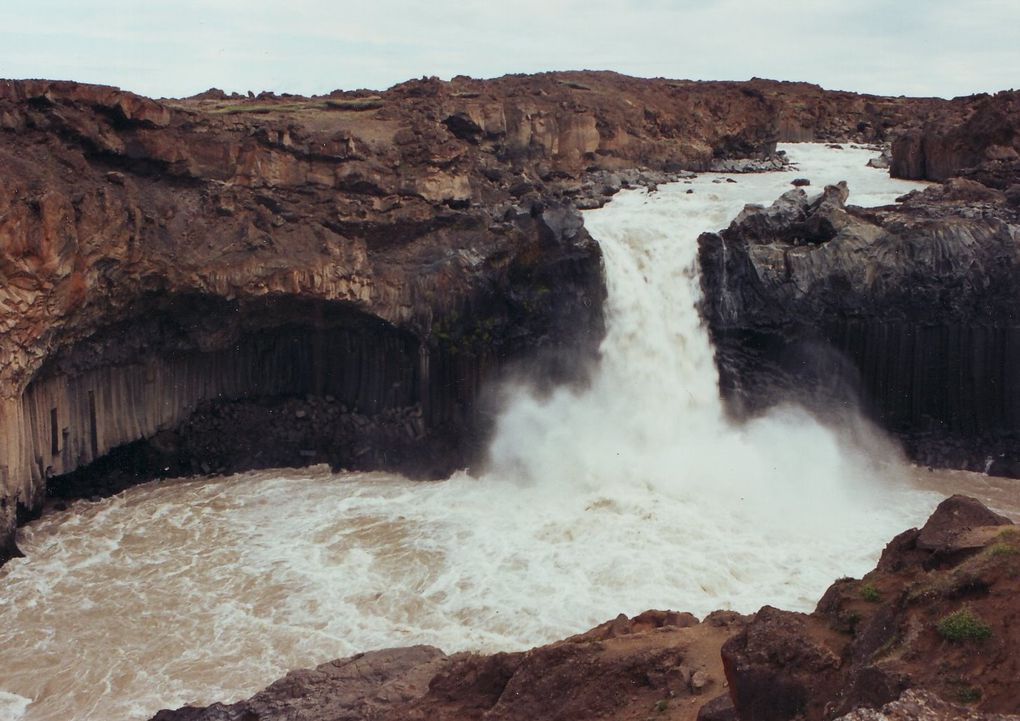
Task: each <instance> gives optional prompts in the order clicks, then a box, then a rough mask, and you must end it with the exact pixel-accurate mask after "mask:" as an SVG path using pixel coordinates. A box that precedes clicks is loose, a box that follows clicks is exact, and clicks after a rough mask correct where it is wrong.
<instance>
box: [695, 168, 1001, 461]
mask: <svg viewBox="0 0 1020 721" xmlns="http://www.w3.org/2000/svg"><path fill="white" fill-rule="evenodd" d="M845 199H846V194H845V188H840V187H834V186H830V187H829V188H827V189H826V190H825V193H824V194H823V195H821V196H820V197H819V198H817V199H815V200H813V201H810V200H809V199H808V197H807V195H806V194H805V193H804V192H803V191H800V190H794V191H790V192H788V193H786V194H785V195H783V196H782V197H781V198H780V199H779V200H778V201H776V203H774V204H773V205H772V206H771V207H770V208H767V209H764V208H750V207H749V208H748V209H747V210H745V212H744V213H743V214H741V216H740V217H738V218H737V220H735V221H734V223H733V224H732V225H731V226H730V227H729V228H728V229H727V230H725V231H723V232H722V233H721V234H718V235H717V234H705V235H703V236H702V238H701V240H700V261H701V266H702V270H703V275H702V283H703V285H704V290H705V301H704V308H703V311H704V313H705V315H706V318H707V319H708V321H709V327H710V329H711V332H712V335H713V339H714V341H715V343H716V347H717V360H718V363H719V366H720V377H721V384H722V388H723V393H724V395H726V396H727V397H728V398H729V400H730V401H731V405H732V406H733V407H734V409H735V410H736V412H738V413H755V412H757V411H758V410H760V409H762V408H764V407H767V406H768V405H771V404H773V403H776V402H778V401H781V400H789V399H792V400H798V401H801V402H804V403H807V404H808V405H809V406H812V407H814V408H815V409H816V410H819V411H824V412H832V411H833V410H834V409H835V410H836V411H837V412H839V409H841V408H844V407H845V406H846V404H847V403H851V404H856V403H858V402H861V403H863V408H864V410H865V412H866V413H868V414H870V415H871V416H872V417H874V418H875V419H876V420H878V421H879V422H880V423H881V424H882V425H884V426H885V427H886V428H887V429H889V430H891V431H893V432H894V433H896V434H898V435H899V436H900V437H901V438H902V439H903V440H904V442H905V443H906V445H907V450H908V451H909V452H910V453H911V454H912V455H913V457H914V458H915V459H917V460H919V461H923V462H927V463H932V464H937V465H955V466H962V467H969V468H973V469H975V470H985V468H986V467H987V463H988V461H989V460H991V461H994V462H995V463H996V464H997V465H996V468H995V469H994V470H997V471H998V472H1009V473H1015V470H1012V466H1013V465H1014V464H1015V462H1016V460H1017V451H1016V448H1017V440H1018V439H1020V375H1018V372H1017V368H1018V363H1020V355H1018V354H1020V321H1018V319H1020V300H1018V299H1020V294H1018V292H1017V289H1018V288H1020V251H1018V247H1020V246H1018V240H1020V223H1018V217H1017V213H1016V211H1015V209H1014V208H1013V207H1012V206H1011V205H1010V204H1009V203H1008V202H1007V200H1006V198H1005V196H1004V195H1003V194H1002V193H999V192H997V191H994V190H990V189H988V188H986V187H984V186H980V185H978V184H977V183H973V182H971V181H965V180H957V181H953V182H951V183H948V184H947V185H945V186H942V187H936V188H931V189H929V190H927V191H925V192H924V193H915V194H913V195H912V196H911V197H910V198H908V199H907V200H906V202H904V203H903V204H902V205H900V206H891V207H887V208H881V209H871V210H864V209H855V208H852V207H851V208H847V207H846V206H845V205H844V202H845Z"/></svg>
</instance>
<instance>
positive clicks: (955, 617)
mask: <svg viewBox="0 0 1020 721" xmlns="http://www.w3.org/2000/svg"><path fill="white" fill-rule="evenodd" d="M935 630H937V631H938V632H939V635H940V636H942V638H944V639H946V640H947V641H951V642H953V643H962V642H964V641H984V640H985V639H986V638H991V636H992V627H991V626H989V625H988V624H987V623H985V622H984V621H982V620H981V618H980V617H978V616H977V615H975V614H974V613H973V612H972V611H971V610H970V609H967V608H961V609H960V610H959V611H955V612H953V613H951V614H949V615H948V616H945V617H944V618H943V619H942V620H941V621H939V622H938V625H937V626H936V627H935Z"/></svg>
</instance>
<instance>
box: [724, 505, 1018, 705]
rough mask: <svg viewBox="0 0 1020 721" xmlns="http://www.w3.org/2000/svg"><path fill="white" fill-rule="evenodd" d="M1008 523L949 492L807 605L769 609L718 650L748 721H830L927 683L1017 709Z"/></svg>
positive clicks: (951, 694) (1012, 549)
mask: <svg viewBox="0 0 1020 721" xmlns="http://www.w3.org/2000/svg"><path fill="white" fill-rule="evenodd" d="M1018 537H1020V536H1018V533H1017V531H1016V530H1015V529H1014V526H1013V524H1012V523H1011V522H1010V521H1009V520H1007V519H1005V518H1002V517H1001V516H998V515H996V514H994V513H991V512H990V511H988V510H987V509H986V508H984V507H983V506H981V505H980V504H979V503H977V502H976V501H974V500H973V499H968V498H965V497H961V496H954V497H953V498H950V499H947V500H946V501H944V502H943V503H942V504H941V505H940V506H939V508H938V509H937V510H936V511H935V513H934V514H933V515H932V517H931V518H930V519H929V521H928V523H927V524H926V525H925V526H924V527H923V528H922V529H920V530H918V529H912V530H910V531H907V532H905V533H903V534H901V535H899V536H897V537H896V538H895V539H893V541H892V542H891V543H890V544H889V545H888V546H887V547H886V549H885V551H884V553H883V554H882V558H881V560H880V561H879V564H878V567H877V568H876V569H875V570H874V571H872V572H871V573H869V574H868V575H866V576H865V577H864V578H863V579H861V580H860V581H857V580H854V579H841V580H840V581H837V582H836V583H835V584H834V585H833V586H832V587H830V588H829V590H828V591H827V592H826V594H825V596H823V597H822V599H821V601H820V602H819V604H818V608H817V609H816V610H815V612H814V613H812V614H810V615H806V614H796V613H790V612H786V611H780V610H778V609H772V608H768V607H766V608H765V609H762V611H760V612H759V613H758V614H757V615H756V617H755V619H754V621H752V622H751V623H750V624H749V625H748V626H747V628H746V629H744V630H743V631H741V632H740V633H739V634H737V635H736V636H734V637H733V638H732V639H730V640H729V641H727V642H726V644H725V645H724V646H723V649H722V657H723V663H724V665H725V668H726V677H727V679H728V680H729V684H730V691H731V695H732V697H733V701H734V705H735V707H736V709H737V712H738V714H739V716H740V718H741V719H743V720H744V721H759V720H760V721H765V720H775V721H779V720H781V719H784V720H785V719H791V718H793V717H795V716H797V717H799V718H804V719H807V720H809V721H810V720H812V719H827V718H833V717H834V716H839V715H841V714H844V713H848V712H850V711H853V710H854V709H856V708H859V707H866V708H878V707H880V706H882V705H883V704H887V703H889V702H892V701H895V700H896V699H898V698H900V695H901V694H902V693H903V692H904V691H905V690H907V689H910V688H916V689H924V690H926V691H928V692H930V693H933V694H936V695H937V696H938V697H940V698H942V699H946V700H950V701H953V702H956V703H967V704H972V705H974V706H975V707H976V708H977V709H979V710H981V711H984V712H992V713H1010V712H1015V711H1017V709H1018V708H1020V689H1018V688H1017V687H1016V663H1017V659H1016V658H1015V653H1016V650H1015V649H1016V648H1018V642H1020V636H1018V635H1017V634H1018V630H1017V628H1016V625H1015V623H1014V622H1013V621H1014V620H1015V617H1016V598H1017V596H1016V593H1017V590H1018V589H1017V583H1018V580H1017V579H1018V578H1020V577H1018V575H1017V570H1018V568H1020V566H1018V559H1020V546H1018V545H1017V539H1018Z"/></svg>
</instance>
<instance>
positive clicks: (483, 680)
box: [153, 611, 746, 721]
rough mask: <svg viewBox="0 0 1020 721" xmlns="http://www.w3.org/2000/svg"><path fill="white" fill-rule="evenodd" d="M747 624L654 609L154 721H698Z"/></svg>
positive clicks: (364, 662) (405, 660) (396, 656)
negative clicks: (509, 647) (726, 645)
mask: <svg viewBox="0 0 1020 721" xmlns="http://www.w3.org/2000/svg"><path fill="white" fill-rule="evenodd" d="M745 623H746V619H745V618H744V617H742V616H738V615H737V614H734V613H730V612H722V611H720V612H716V613H714V614H712V615H710V616H709V617H708V618H706V619H705V620H704V621H702V622H700V623H699V622H698V620H697V619H696V618H694V617H693V616H691V615H690V614H684V613H674V612H663V611H648V612H646V613H643V614H641V615H639V616H636V617H634V618H633V619H628V618H627V617H626V616H620V617H619V618H617V619H615V620H613V621H610V622H608V623H605V624H603V625H601V626H599V627H597V628H594V629H592V630H591V631H588V632H587V633H584V634H581V635H579V636H574V637H572V638H569V639H566V640H565V641H561V642H558V643H554V644H551V645H548V646H543V647H540V648H536V649H533V650H531V651H528V652H526V653H498V654H494V655H491V656H480V655H476V654H466V653H465V654H457V655H454V656H444V655H443V654H442V653H440V652H438V651H436V650H435V649H432V648H428V647H421V646H416V647H412V648H408V649H391V650H386V651H378V652H374V653H368V654H359V655H358V656H354V657H352V658H350V659H343V660H340V661H334V662H332V663H328V664H324V665H322V666H319V667H318V668H316V669H314V670H308V671H295V672H292V673H290V674H288V675H287V676H286V677H285V678H283V679H281V680H280V681H277V682H276V683H274V684H272V685H271V686H269V687H268V688H266V689H265V690H264V691H262V692H260V693H258V694H256V695H255V696H253V697H252V698H250V699H248V700H246V701H241V702H239V703H236V704H232V705H230V706H225V705H222V704H213V705H212V706H209V707H205V708H194V707H184V708H181V709H178V710H176V711H161V712H160V713H158V714H157V715H156V716H155V717H154V719H153V721H282V720H283V719H288V720H291V721H301V720H302V719H309V720H311V719H323V718H330V719H338V720H339V719H352V720H353V719H358V720H359V721H370V720H371V721H383V720H384V719H385V720H387V721H397V720H398V719H399V720H404V721H411V720H417V719H420V720H421V721H426V720H428V721H471V720H472V719H477V720H479V721H480V720H481V719H491V720H495V719H501V720H504V721H531V720H532V719H543V720H550V721H551V720H553V719H556V720H557V721H574V720H576V721H581V720H582V719H593V718H612V719H623V718H645V717H654V718H661V719H676V720H681V719H683V720H685V721H686V720H688V719H689V720H690V721H694V719H695V718H697V717H698V711H699V709H700V708H701V707H702V706H703V705H704V704H705V701H707V700H709V699H713V700H714V697H718V696H719V695H720V694H722V695H723V696H725V682H724V679H723V674H722V666H721V661H720V657H719V653H718V650H719V646H720V645H721V644H722V642H723V641H724V640H725V639H726V638H728V637H729V636H731V635H732V634H733V633H735V632H736V631H737V630H738V629H740V628H742V627H743V625H744V624H745ZM714 707H716V708H717V707H727V704H725V703H722V704H720V703H719V702H718V701H716V702H715V704H714Z"/></svg>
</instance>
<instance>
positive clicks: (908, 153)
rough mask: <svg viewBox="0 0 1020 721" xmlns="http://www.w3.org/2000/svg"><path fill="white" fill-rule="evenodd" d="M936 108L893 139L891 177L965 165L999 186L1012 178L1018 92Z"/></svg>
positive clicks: (952, 171) (1019, 157)
mask: <svg viewBox="0 0 1020 721" xmlns="http://www.w3.org/2000/svg"><path fill="white" fill-rule="evenodd" d="M961 111H962V112H961ZM941 112H943V113H945V114H944V115H940V116H939V115H937V116H936V117H934V118H932V119H930V120H929V121H928V122H926V123H924V124H923V125H922V126H921V127H919V128H914V129H911V130H909V131H907V132H904V133H902V134H901V135H900V136H899V137H898V138H897V139H896V142H895V143H893V148H892V154H893V159H892V165H891V168H890V172H891V173H892V175H893V176H894V177H897V178H914V179H918V180H947V179H948V178H952V177H954V176H957V175H960V174H961V172H963V171H968V172H967V174H968V175H970V176H972V177H975V179H977V180H980V181H981V182H982V183H985V184H987V185H989V186H991V187H994V188H998V189H999V190H1005V189H1006V188H1007V186H1008V185H1012V184H1014V183H1016V177H1017V171H1018V169H1020V166H1018V162H1020V92H1018V91H1003V92H1000V93H996V94H995V95H992V96H988V95H984V96H978V97H976V98H974V99H972V100H970V101H969V102H966V103H957V104H956V106H955V107H953V109H952V111H949V110H941Z"/></svg>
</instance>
